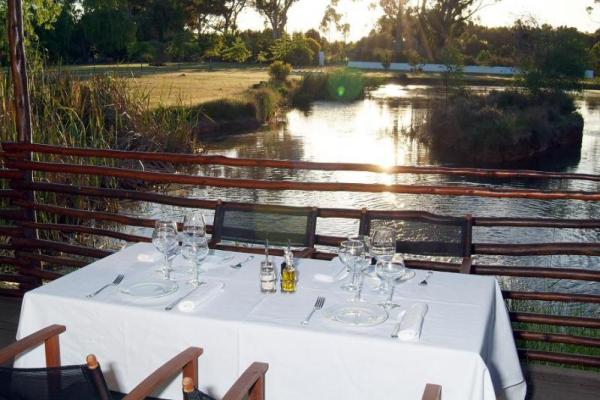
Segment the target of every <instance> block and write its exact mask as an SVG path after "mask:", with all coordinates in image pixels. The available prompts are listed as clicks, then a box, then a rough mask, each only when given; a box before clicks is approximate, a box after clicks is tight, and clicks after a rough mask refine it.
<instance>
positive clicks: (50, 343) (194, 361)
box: [0, 325, 269, 400]
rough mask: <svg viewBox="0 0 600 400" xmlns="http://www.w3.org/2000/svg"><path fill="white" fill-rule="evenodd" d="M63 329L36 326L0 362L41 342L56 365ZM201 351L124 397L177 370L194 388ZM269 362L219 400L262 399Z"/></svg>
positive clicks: (136, 399) (90, 359) (91, 359)
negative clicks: (36, 328)
mask: <svg viewBox="0 0 600 400" xmlns="http://www.w3.org/2000/svg"><path fill="white" fill-rule="evenodd" d="M65 331H66V327H65V326H64V325H51V326H48V327H47V328H43V329H40V330H39V331H37V332H35V333H32V334H31V335H29V336H26V337H24V338H23V339H20V340H17V341H16V342H14V343H12V344H10V345H9V346H7V347H4V348H2V349H0V364H4V363H6V362H9V361H13V360H14V358H15V357H16V356H17V355H19V354H20V353H23V352H24V351H27V350H30V349H32V348H35V347H37V346H39V345H41V344H43V345H44V348H45V353H46V368H55V367H60V366H61V365H60V343H59V340H58V336H59V335H60V334H61V333H63V332H65ZM202 353H203V350H202V349H201V348H199V347H189V348H187V349H186V350H184V351H182V352H181V353H179V354H178V355H176V356H175V357H173V358H172V359H171V360H169V361H167V362H166V363H165V364H163V365H162V366H160V367H159V368H158V369H157V370H155V371H154V372H153V373H152V374H150V375H149V376H148V377H147V378H146V379H144V380H143V381H142V382H140V384H139V385H137V386H136V387H135V388H134V389H133V390H132V391H131V392H129V394H127V395H125V397H123V399H124V400H143V399H145V398H146V397H148V396H151V395H152V393H153V392H154V391H155V390H156V389H157V388H158V387H159V386H160V385H162V384H164V383H165V381H167V380H168V379H169V378H171V377H173V376H174V375H176V374H177V373H179V372H180V371H181V372H183V380H184V390H185V389H186V385H187V387H188V388H189V387H190V386H191V387H193V388H196V387H198V357H200V356H201V355H202ZM86 363H87V365H88V368H90V369H92V370H93V369H96V368H98V365H99V364H98V362H97V360H96V357H95V356H93V355H89V356H87V358H86ZM268 369H269V365H268V364H265V363H260V362H255V363H253V364H252V365H250V367H248V369H246V371H245V372H244V373H243V374H242V375H241V376H240V377H239V378H238V380H237V381H236V382H235V384H234V385H233V386H232V387H231V388H230V389H229V391H228V392H227V393H226V394H225V396H224V397H223V400H242V399H244V397H245V396H246V395H248V396H249V397H248V400H264V397H265V374H266V373H267V370H268Z"/></svg>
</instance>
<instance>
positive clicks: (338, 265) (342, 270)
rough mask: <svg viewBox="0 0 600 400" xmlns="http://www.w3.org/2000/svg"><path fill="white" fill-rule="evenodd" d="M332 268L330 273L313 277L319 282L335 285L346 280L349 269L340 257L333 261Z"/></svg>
mask: <svg viewBox="0 0 600 400" xmlns="http://www.w3.org/2000/svg"><path fill="white" fill-rule="evenodd" d="M329 267H330V268H331V270H330V272H329V273H319V274H315V275H314V276H313V279H314V280H315V281H317V282H326V283H333V282H336V281H339V280H342V279H344V278H345V277H346V276H348V267H346V266H345V265H344V264H342V262H341V261H340V259H339V258H338V257H336V258H334V259H333V260H331V265H330V266H329Z"/></svg>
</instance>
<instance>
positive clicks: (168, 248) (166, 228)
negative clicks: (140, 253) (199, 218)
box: [152, 220, 179, 280]
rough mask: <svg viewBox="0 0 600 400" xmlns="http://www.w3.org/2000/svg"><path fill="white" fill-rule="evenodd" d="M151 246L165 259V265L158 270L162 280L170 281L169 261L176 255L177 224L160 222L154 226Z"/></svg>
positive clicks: (177, 243) (177, 242) (177, 245)
mask: <svg viewBox="0 0 600 400" xmlns="http://www.w3.org/2000/svg"><path fill="white" fill-rule="evenodd" d="M152 244H153V245H154V247H156V249H157V250H158V251H160V252H161V253H162V254H163V256H164V257H165V264H164V266H163V267H162V268H160V269H159V271H160V272H162V273H163V275H164V278H165V279H167V280H170V279H171V277H170V273H171V271H172V268H171V261H172V260H173V258H175V256H176V255H177V250H178V249H179V241H178V240H177V223H176V222H175V221H166V220H160V221H156V223H155V224H154V232H153V233H152Z"/></svg>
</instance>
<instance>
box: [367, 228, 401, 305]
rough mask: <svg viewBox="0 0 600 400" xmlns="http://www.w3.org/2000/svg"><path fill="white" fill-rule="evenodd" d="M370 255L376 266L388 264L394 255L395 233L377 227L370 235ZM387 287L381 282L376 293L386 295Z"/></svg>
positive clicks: (389, 229) (391, 230)
mask: <svg viewBox="0 0 600 400" xmlns="http://www.w3.org/2000/svg"><path fill="white" fill-rule="evenodd" d="M370 250H371V254H372V255H373V256H374V257H375V259H376V260H377V264H380V263H382V262H390V261H392V258H394V254H395V253H396V231H395V230H394V229H392V228H388V227H378V228H375V229H374V230H373V233H372V235H371V248H370ZM388 290H389V287H388V286H387V283H386V282H385V281H384V280H383V281H382V284H381V285H380V286H379V288H378V289H376V291H377V292H379V293H382V294H387V293H388Z"/></svg>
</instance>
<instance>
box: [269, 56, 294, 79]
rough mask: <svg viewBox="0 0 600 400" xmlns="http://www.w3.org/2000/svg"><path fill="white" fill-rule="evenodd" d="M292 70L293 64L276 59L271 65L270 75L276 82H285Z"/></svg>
mask: <svg viewBox="0 0 600 400" xmlns="http://www.w3.org/2000/svg"><path fill="white" fill-rule="evenodd" d="M291 72H292V66H291V65H290V64H288V63H285V62H283V61H274V62H273V63H272V64H271V66H270V67H269V76H270V77H271V79H272V80H273V81H274V82H279V83H282V82H285V80H286V79H287V77H288V76H289V75H290V73H291Z"/></svg>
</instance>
